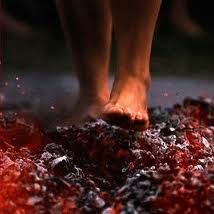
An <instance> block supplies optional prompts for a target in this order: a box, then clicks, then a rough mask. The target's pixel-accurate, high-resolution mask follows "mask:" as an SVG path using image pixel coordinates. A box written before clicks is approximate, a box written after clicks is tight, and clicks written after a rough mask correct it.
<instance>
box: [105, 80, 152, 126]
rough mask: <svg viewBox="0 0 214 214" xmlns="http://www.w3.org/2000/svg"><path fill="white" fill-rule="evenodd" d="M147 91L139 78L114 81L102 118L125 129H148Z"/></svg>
mask: <svg viewBox="0 0 214 214" xmlns="http://www.w3.org/2000/svg"><path fill="white" fill-rule="evenodd" d="M147 90H148V86H147V85H146V83H145V82H143V81H140V79H139V78H129V79H128V80H126V81H121V80H119V81H115V84H114V87H113V90H112V93H111V97H110V100H109V102H108V103H107V104H106V105H105V107H104V110H103V118H104V119H105V120H107V121H109V122H110V123H112V124H115V125H119V126H121V127H125V128H131V129H146V128H148V126H149V117H148V112H147Z"/></svg>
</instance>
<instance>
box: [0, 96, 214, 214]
mask: <svg viewBox="0 0 214 214" xmlns="http://www.w3.org/2000/svg"><path fill="white" fill-rule="evenodd" d="M150 120H151V125H150V128H149V129H148V130H146V131H141V132H139V131H138V132H136V131H133V130H125V129H122V128H119V127H116V126H111V125H109V124H107V123H106V122H104V121H102V120H97V121H90V122H87V123H85V124H84V126H83V127H74V126H71V127H57V128H56V129H55V130H53V131H51V132H46V131H45V130H43V129H42V128H41V127H40V126H39V125H38V124H36V122H35V121H34V120H31V119H29V118H28V117H27V116H26V115H21V114H17V113H16V114H13V113H10V114H8V113H5V114H2V116H1V118H0V213H53V214H55V213H56V214H58V213H103V214H116V213H123V214H125V213H130V214H131V213H194V214H197V213H198V214H199V213H205V214H206V213H214V101H213V100H212V99H199V100H193V99H186V100H184V102H183V104H182V105H175V106H173V107H172V108H169V109H161V108H152V109H150Z"/></svg>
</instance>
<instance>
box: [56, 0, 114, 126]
mask: <svg viewBox="0 0 214 214" xmlns="http://www.w3.org/2000/svg"><path fill="white" fill-rule="evenodd" d="M56 4H57V8H58V11H59V14H60V18H61V23H62V26H63V29H64V32H65V36H66V40H67V44H68V46H69V47H70V48H71V50H72V58H73V65H74V69H75V70H76V71H77V72H76V73H77V76H78V79H79V88H80V95H79V100H78V101H77V103H76V105H75V107H74V109H73V111H72V113H71V120H72V123H74V124H80V123H82V122H84V120H87V119H88V117H92V118H97V117H100V115H101V112H102V109H103V106H104V105H105V104H106V103H107V101H108V99H109V94H110V92H109V87H108V65H109V57H110V46H111V34H112V18H111V13H110V7H109V3H108V0H102V1H100V0H93V1H87V0H71V1H69V0H56Z"/></svg>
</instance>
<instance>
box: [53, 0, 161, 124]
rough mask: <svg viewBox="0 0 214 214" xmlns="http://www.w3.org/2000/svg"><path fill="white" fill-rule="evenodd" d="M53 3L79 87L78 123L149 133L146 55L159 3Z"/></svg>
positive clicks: (74, 0) (157, 0)
mask: <svg viewBox="0 0 214 214" xmlns="http://www.w3.org/2000/svg"><path fill="white" fill-rule="evenodd" d="M56 2H57V7H58V9H59V14H60V17H61V21H62V25H63V28H64V31H65V35H66V37H67V41H68V45H69V46H70V47H71V49H72V53H73V59H74V62H75V69H76V70H77V75H78V78H79V83H80V100H79V101H78V103H77V105H76V107H75V108H76V109H78V111H79V112H78V114H77V113H76V115H78V117H79V116H80V115H82V118H81V119H82V120H84V118H87V117H88V116H91V117H94V118H98V117H102V118H104V119H107V120H109V121H111V122H112V123H115V124H118V125H123V124H122V123H123V121H124V122H125V123H124V124H129V125H131V126H132V127H134V125H137V126H140V127H142V128H146V127H148V124H149V119H148V112H147V91H148V89H149V85H150V74H149V69H150V68H149V64H150V53H151V45H152V39H153V33H154V29H155V23H156V20H157V16H158V12H159V8H160V4H161V0H133V1H129V0H102V1H100V0H93V1H87V0H71V1H68V0H56ZM71 14H72V15H71ZM112 27H113V28H114V31H115V37H116V42H117V69H116V75H115V80H114V84H113V88H112V91H111V93H110V92H109V89H108V65H109V58H110V57H109V55H110V46H111V35H112ZM109 95H110V96H109ZM74 110H75V109H74ZM75 112H76V111H75ZM118 121H119V123H118ZM74 122H76V121H74Z"/></svg>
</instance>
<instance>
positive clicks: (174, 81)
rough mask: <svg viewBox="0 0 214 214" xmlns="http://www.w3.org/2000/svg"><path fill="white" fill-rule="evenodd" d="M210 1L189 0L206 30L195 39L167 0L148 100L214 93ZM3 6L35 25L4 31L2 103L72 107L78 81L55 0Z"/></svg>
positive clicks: (165, 102)
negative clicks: (176, 21) (178, 26)
mask: <svg viewBox="0 0 214 214" xmlns="http://www.w3.org/2000/svg"><path fill="white" fill-rule="evenodd" d="M211 3H212V1H208V0H207V1H199V0H191V1H189V3H188V6H189V13H190V16H191V17H192V18H193V19H194V20H195V21H196V22H197V23H199V24H200V25H201V27H202V28H203V29H204V31H205V32H207V35H206V36H204V37H200V38H192V37H188V36H186V35H184V34H182V33H180V32H178V31H176V30H175V29H174V27H173V26H172V25H171V23H170V18H169V10H170V5H171V1H169V0H164V1H163V4H162V7H161V11H160V15H159V20H158V23H157V29H156V32H155V36H154V43H153V48H152V59H151V73H152V79H153V84H152V89H151V91H150V105H167V106H169V105H172V104H174V103H175V102H180V101H181V100H182V99H183V98H184V97H186V96H193V97H198V96H212V97H213V92H214V86H213V80H214V75H213V70H214V60H213V59H214V57H213V56H214V39H213V34H214V25H213V24H214V23H213V16H214V8H213V7H212V4H211ZM2 8H3V10H4V11H7V13H8V14H9V15H10V16H11V17H13V18H15V19H16V20H19V21H22V22H23V23H25V24H28V25H29V26H30V27H31V28H32V34H30V35H19V34H18V33H15V32H8V31H4V32H2V33H1V43H2V47H1V52H2V53H3V65H2V72H1V76H3V80H4V81H3V86H2V88H3V89H2V91H3V92H4V93H3V95H2V97H3V98H2V99H3V100H4V102H6V103H10V104H11V105H12V104H14V105H17V103H30V104H31V105H32V106H33V107H34V108H35V109H36V110H38V111H41V110H44V109H46V110H47V109H49V110H50V109H51V110H50V111H54V109H55V108H60V109H62V110H63V111H64V110H65V108H67V109H69V108H71V106H72V105H73V103H74V102H75V100H76V97H77V96H78V93H77V91H78V84H77V81H76V79H75V76H74V75H73V73H74V72H73V71H72V69H71V64H72V60H71V56H70V53H69V50H68V49H67V48H66V47H65V43H64V38H63V33H62V30H61V27H60V23H59V19H58V16H57V12H56V8H55V6H54V3H53V1H52V0H22V1H14V0H4V1H2ZM112 50H113V51H112V62H111V69H110V70H111V72H113V71H114V68H115V62H114V61H115V60H114V59H115V58H114V54H115V48H114V44H113V49H112ZM16 77H19V80H17V79H16ZM111 82H112V80H111ZM17 85H18V86H17ZM62 106H63V108H62ZM53 107H54V108H53Z"/></svg>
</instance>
